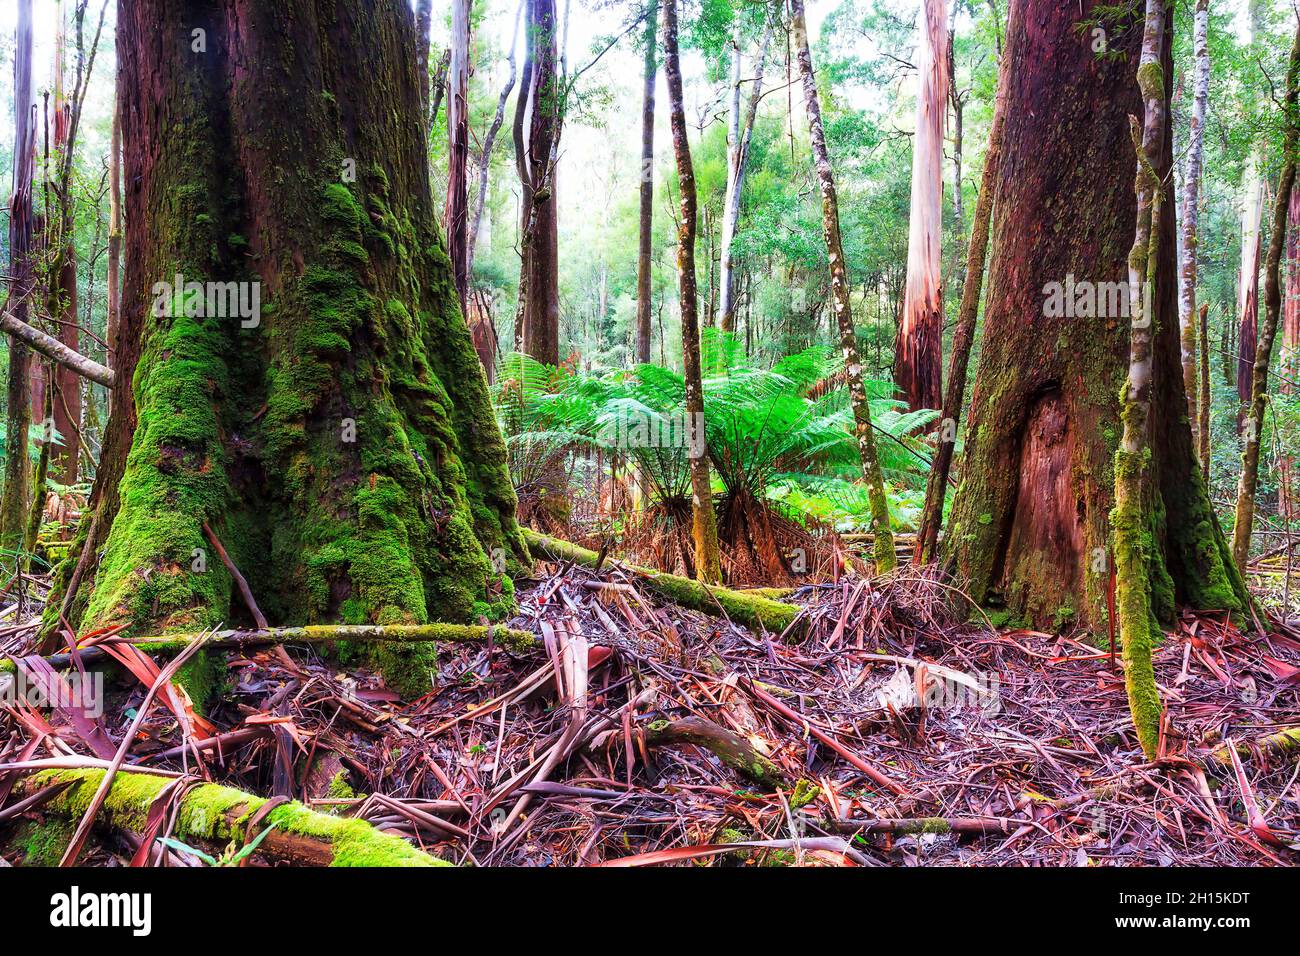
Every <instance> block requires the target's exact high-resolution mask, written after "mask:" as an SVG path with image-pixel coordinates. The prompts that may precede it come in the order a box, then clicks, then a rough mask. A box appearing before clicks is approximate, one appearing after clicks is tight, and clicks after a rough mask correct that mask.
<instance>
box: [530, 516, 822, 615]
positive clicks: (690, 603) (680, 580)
mask: <svg viewBox="0 0 1300 956" xmlns="http://www.w3.org/2000/svg"><path fill="white" fill-rule="evenodd" d="M523 534H524V539H525V540H526V541H527V542H528V547H529V549H530V550H531V551H533V552H534V553H535V554H540V555H542V556H543V557H545V558H547V559H549V560H551V561H571V562H573V563H574V564H577V565H581V566H582V567H584V568H595V567H596V563H597V561H598V560H599V558H600V556H599V555H598V554H596V552H595V551H591V550H589V549H587V548H583V547H579V546H578V545H576V544H571V543H570V542H568V541H561V540H559V539H558V538H550V537H547V536H546V535H544V534H538V533H537V532H535V531H532V530H530V529H527V528H525V529H524V531H523ZM619 565H620V566H621V567H623V568H626V569H627V570H628V571H631V572H632V573H633V574H635V575H637V577H638V578H640V579H641V580H642V581H643V582H644V584H645V585H646V587H648V588H649V589H650V590H651V591H653V592H654V593H655V594H656V595H658V596H659V597H660V598H662V599H663V600H665V601H668V602H670V603H672V604H677V605H680V606H681V607H685V608H690V609H691V610H693V611H700V612H702V613H704V614H711V615H713V616H714V617H724V616H725V617H727V618H730V619H731V620H732V621H735V622H736V623H737V624H743V625H745V626H746V627H749V628H753V629H754V630H758V629H760V628H765V629H767V630H769V631H772V632H774V633H776V634H781V633H783V632H784V631H785V630H786V629H787V628H789V627H790V625H791V624H794V623H795V620H796V619H797V618H798V617H799V613H800V608H797V607H795V606H794V605H793V604H783V603H781V602H780V601H773V600H770V599H768V598H765V597H759V596H756V595H753V594H744V593H742V592H740V591H733V590H731V589H730V588H723V587H717V586H712V585H705V584H701V583H700V582H698V581H692V580H691V579H690V578H684V577H681V576H680V575H676V574H668V573H667V572H666V571H655V570H653V569H651V568H642V567H638V566H637V565H634V564H628V563H626V562H619Z"/></svg>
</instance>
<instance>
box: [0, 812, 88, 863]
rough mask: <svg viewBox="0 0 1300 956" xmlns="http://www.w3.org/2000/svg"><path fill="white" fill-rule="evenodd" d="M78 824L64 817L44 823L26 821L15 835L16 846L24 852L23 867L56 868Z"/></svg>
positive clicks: (54, 818)
mask: <svg viewBox="0 0 1300 956" xmlns="http://www.w3.org/2000/svg"><path fill="white" fill-rule="evenodd" d="M75 831H76V823H74V822H73V821H71V820H68V819H65V818H62V817H53V818H50V819H48V820H45V821H44V822H39V823H38V822H37V821H35V820H24V821H23V822H22V824H20V825H19V827H18V829H17V832H16V833H15V835H14V841H13V842H14V845H15V846H17V847H19V848H20V849H21V850H22V851H23V859H22V865H23V866H40V867H56V866H58V865H59V861H60V860H62V859H63V854H64V853H65V852H67V849H68V844H69V843H71V842H72V835H73V833H74V832H75Z"/></svg>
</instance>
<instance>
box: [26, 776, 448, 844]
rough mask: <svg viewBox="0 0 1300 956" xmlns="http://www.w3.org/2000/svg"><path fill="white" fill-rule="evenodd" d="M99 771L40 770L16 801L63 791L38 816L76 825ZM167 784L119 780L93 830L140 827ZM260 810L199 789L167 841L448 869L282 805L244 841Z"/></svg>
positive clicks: (354, 824) (254, 801)
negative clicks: (257, 840) (252, 845)
mask: <svg viewBox="0 0 1300 956" xmlns="http://www.w3.org/2000/svg"><path fill="white" fill-rule="evenodd" d="M103 776H104V771H103V770H99V769H75V770H43V771H41V772H39V773H35V774H33V775H31V776H29V777H27V778H26V779H25V780H23V781H22V782H21V783H20V784H19V785H18V788H17V790H18V793H19V795H20V796H32V795H34V794H36V793H39V792H40V791H41V790H43V789H45V788H48V787H56V786H60V785H62V786H64V787H65V789H64V790H63V791H62V792H61V793H59V794H57V795H56V796H54V797H53V798H52V799H50V800H48V801H47V802H46V803H45V804H44V805H43V806H42V807H41V808H40V812H42V813H47V814H50V813H52V814H56V815H58V816H62V817H68V818H70V819H73V820H75V819H79V818H80V817H81V816H82V815H83V814H84V813H85V811H86V807H87V805H88V803H89V801H90V799H91V797H92V795H93V794H94V793H95V791H96V789H97V788H98V787H99V784H100V781H101V780H102V779H103ZM173 782H174V780H173V778H170V777H164V776H158V775H155V774H146V773H130V772H125V771H123V772H120V773H118V774H117V775H116V776H115V777H114V779H113V785H112V787H111V788H110V789H109V792H108V797H107V798H106V799H105V801H104V805H103V808H102V809H101V810H100V813H99V818H98V822H99V825H101V826H102V825H107V826H110V827H115V828H118V829H122V830H129V831H132V832H134V833H141V832H143V831H144V830H145V829H146V827H147V825H148V817H149V808H150V807H151V806H152V805H153V803H154V801H155V800H156V799H158V797H159V796H160V795H161V794H162V793H163V791H164V790H165V789H166V788H167V787H168V786H169V785H170V784H172V783H173ZM264 803H266V801H265V800H263V799H262V798H261V797H256V796H253V795H252V794H248V793H244V792H243V791H242V790H235V789H233V788H231V787H223V786H219V785H217V784H211V783H208V784H201V785H199V786H196V787H193V788H191V789H189V790H187V791H185V793H184V795H183V796H182V797H181V798H180V807H179V812H178V813H177V814H176V825H175V829H174V831H173V836H174V837H175V838H176V839H178V840H181V841H182V842H191V841H192V842H197V843H204V844H220V845H224V844H226V843H229V842H231V841H234V842H236V843H242V842H244V841H246V840H247V839H248V838H249V837H251V836H256V835H257V833H260V832H262V831H264V830H265V829H266V828H268V827H272V829H271V832H270V833H268V834H267V835H266V838H265V839H264V840H263V841H262V843H261V845H260V846H259V847H258V849H257V853H258V855H259V856H263V857H267V858H269V859H272V860H275V861H277V862H284V863H292V864H296V865H306V866H450V865H451V864H449V863H447V862H446V861H445V860H440V859H438V858H437V857H434V856H431V855H429V854H428V853H425V852H423V851H422V850H418V849H416V848H415V847H414V846H412V845H411V844H410V843H407V842H406V841H405V840H403V839H402V838H401V837H397V836H393V835H392V834H388V833H382V832H380V831H379V830H376V829H375V828H374V827H373V826H371V825H370V824H369V823H366V822H365V821H364V820H354V819H348V818H346V817H334V816H329V815H327V814H323V813H317V812H315V811H314V810H309V809H308V808H307V807H305V806H303V805H302V804H301V803H297V802H296V801H290V802H288V803H285V804H283V805H280V806H277V807H276V808H275V809H273V810H272V811H271V812H270V813H268V814H266V817H265V819H263V820H262V821H260V823H259V824H258V826H257V827H256V828H255V829H256V831H257V832H254V833H249V832H248V830H249V823H250V822H251V821H252V818H253V816H254V814H255V813H256V811H257V809H258V808H259V807H261V806H262V804H264Z"/></svg>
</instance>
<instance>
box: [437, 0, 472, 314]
mask: <svg viewBox="0 0 1300 956" xmlns="http://www.w3.org/2000/svg"><path fill="white" fill-rule="evenodd" d="M471 2H472V0H452V7H451V65H450V67H449V68H448V73H447V206H446V212H445V215H444V217H443V218H444V221H445V222H446V224H447V256H448V258H449V259H451V277H452V281H453V282H455V283H456V294H457V295H458V296H459V297H460V307H461V311H462V312H465V311H466V308H467V305H468V301H467V297H468V295H469V245H468V236H469V14H470V5H471Z"/></svg>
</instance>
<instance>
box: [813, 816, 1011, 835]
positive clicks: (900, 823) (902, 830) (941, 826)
mask: <svg viewBox="0 0 1300 956" xmlns="http://www.w3.org/2000/svg"><path fill="white" fill-rule="evenodd" d="M1028 822H1029V821H1027V820H1013V819H1010V818H1008V817H906V818H904V819H899V820H887V819H878V820H853V819H846V820H832V821H831V822H830V823H823V824H822V826H825V827H826V828H827V829H831V830H834V831H836V832H837V833H892V834H898V835H901V834H919V833H963V834H975V835H982V834H985V833H1012V832H1014V831H1015V830H1017V829H1019V828H1020V827H1022V826H1024V825H1025V824H1026V823H1028Z"/></svg>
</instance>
